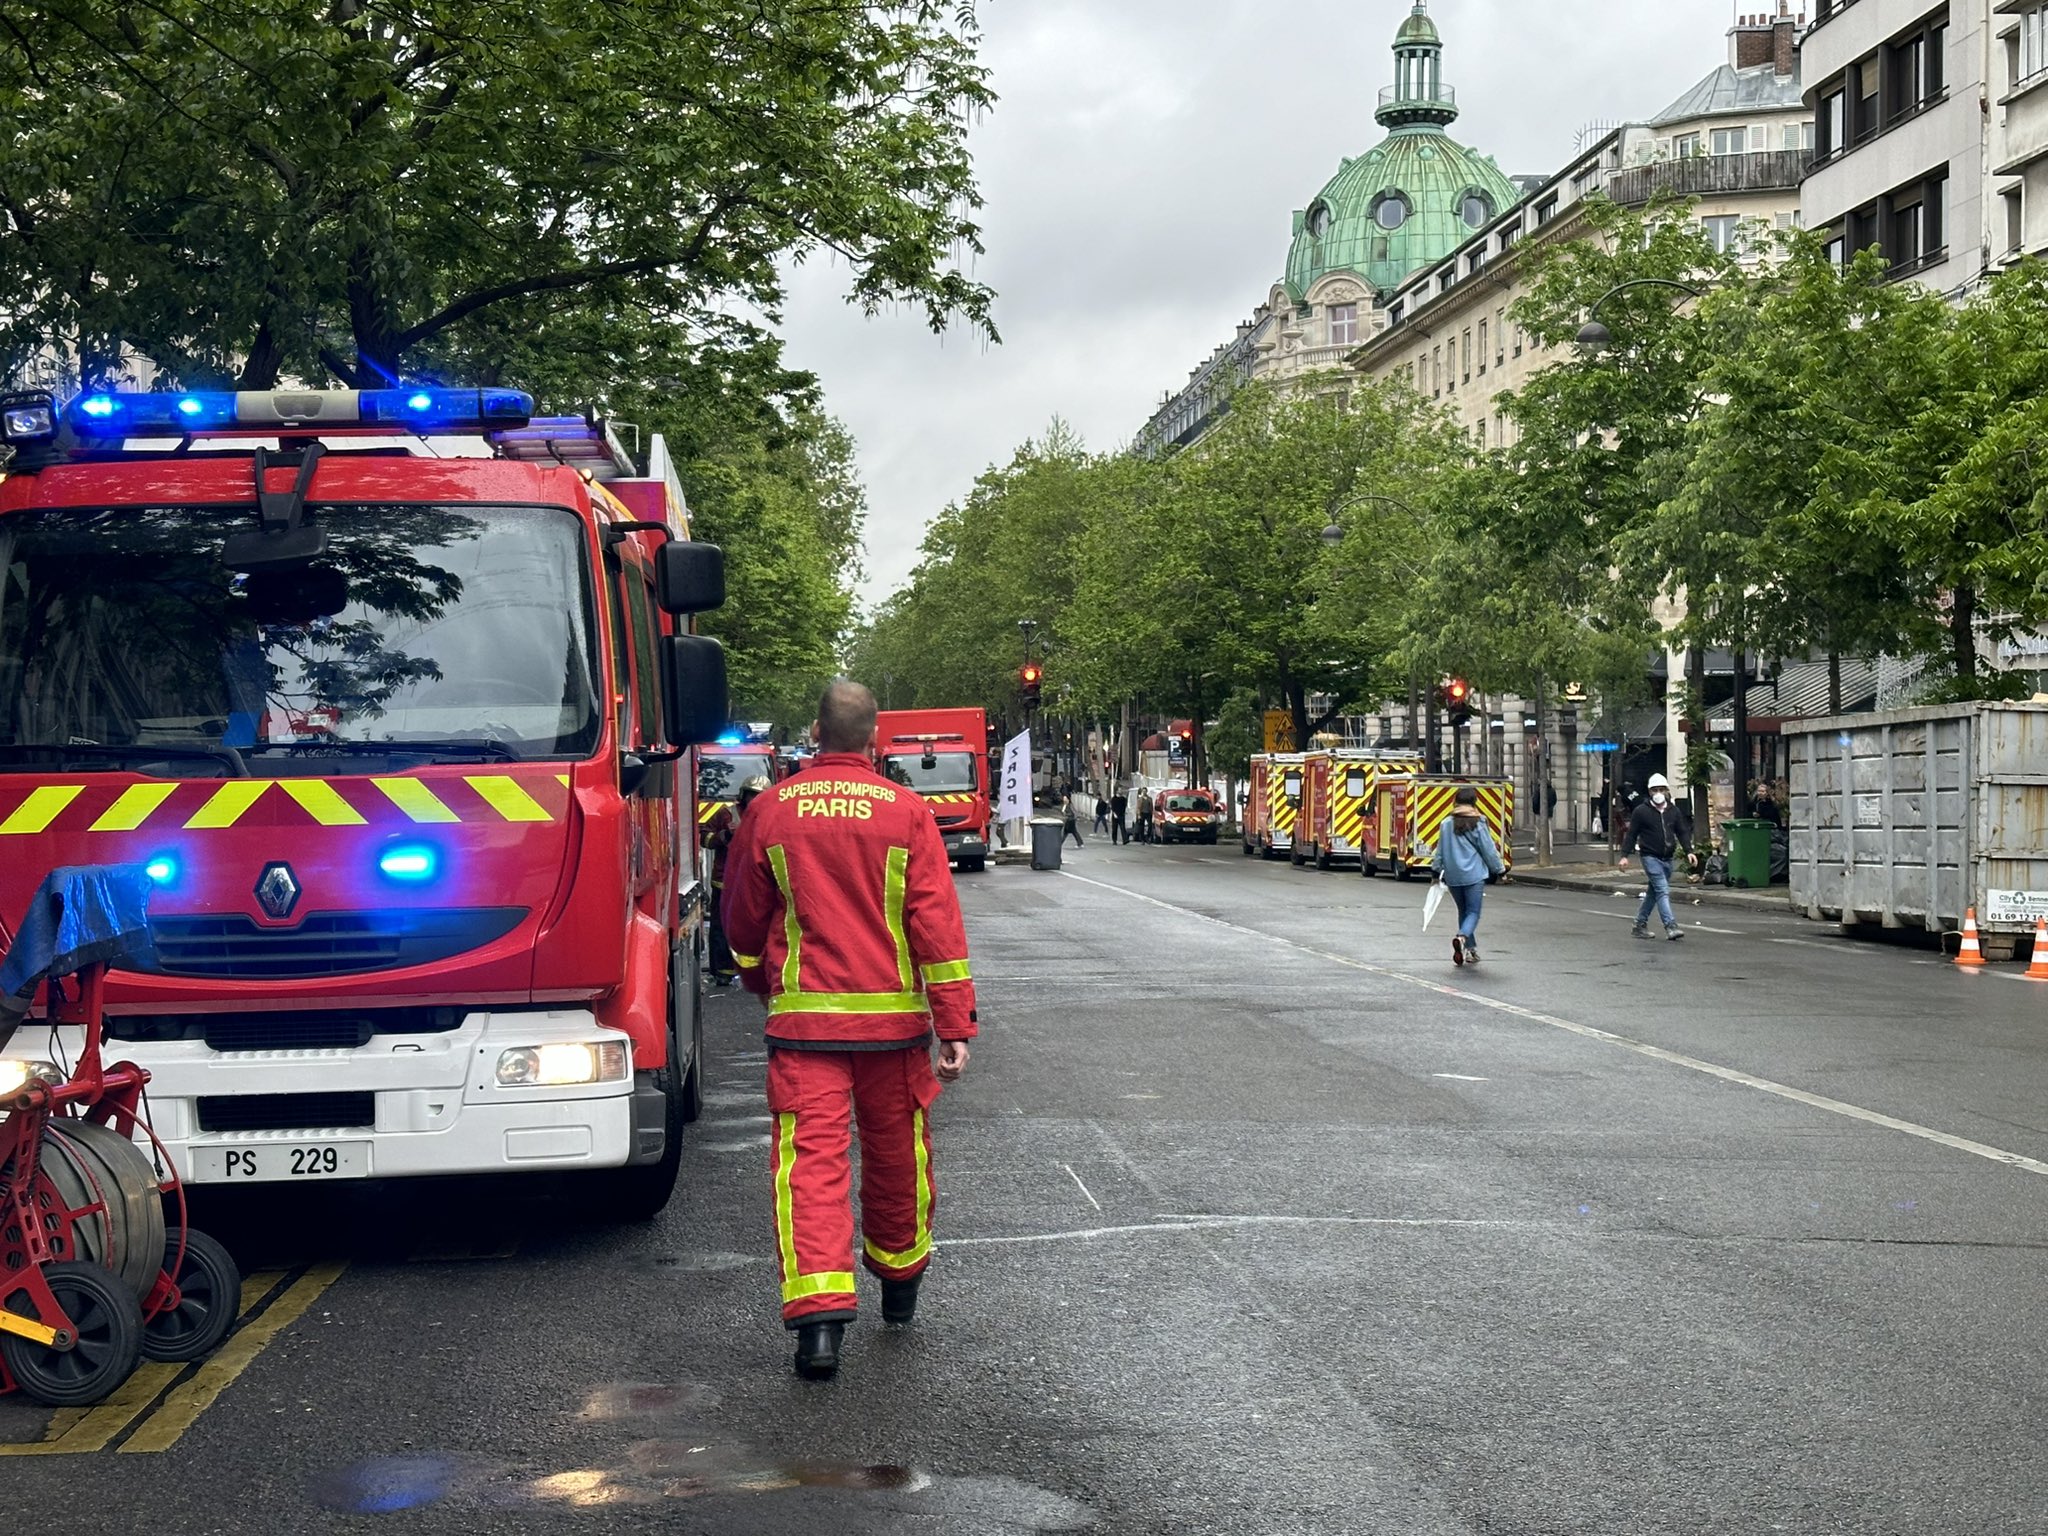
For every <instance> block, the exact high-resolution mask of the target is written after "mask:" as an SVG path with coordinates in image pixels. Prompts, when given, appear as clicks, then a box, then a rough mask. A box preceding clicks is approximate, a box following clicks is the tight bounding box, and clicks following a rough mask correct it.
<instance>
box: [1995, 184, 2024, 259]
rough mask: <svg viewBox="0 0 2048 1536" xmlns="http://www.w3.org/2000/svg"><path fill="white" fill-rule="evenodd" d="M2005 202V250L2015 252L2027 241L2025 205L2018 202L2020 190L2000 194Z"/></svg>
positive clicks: (2014, 189)
mask: <svg viewBox="0 0 2048 1536" xmlns="http://www.w3.org/2000/svg"><path fill="white" fill-rule="evenodd" d="M2001 196H2002V198H2003V200H2004V202H2005V248H2006V250H2007V251H2008V252H2012V251H2017V250H2018V249H2019V248H2020V247H2021V246H2022V245H2024V244H2026V240H2027V221H2026V205H2025V204H2024V203H2022V202H2021V201H2020V189H2019V188H2018V187H2014V188H2013V189H2012V191H2010V192H2006V193H2003V194H2001Z"/></svg>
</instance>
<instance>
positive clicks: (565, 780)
mask: <svg viewBox="0 0 2048 1536" xmlns="http://www.w3.org/2000/svg"><path fill="white" fill-rule="evenodd" d="M555 782H556V783H557V784H559V785H561V786H562V788H564V789H567V788H568V787H569V775H567V774H566V773H558V774H556V775H555Z"/></svg>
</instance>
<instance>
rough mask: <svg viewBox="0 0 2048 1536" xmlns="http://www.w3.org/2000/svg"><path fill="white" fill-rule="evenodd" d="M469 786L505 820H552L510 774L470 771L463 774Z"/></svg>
mask: <svg viewBox="0 0 2048 1536" xmlns="http://www.w3.org/2000/svg"><path fill="white" fill-rule="evenodd" d="M465 778H466V779H467V782H468V784H469V787H470V788H471V789H473V790H475V791H476V792H477V793H478V794H479V795H481V796H482V797H483V800H484V803H485V804H486V805H488V806H489V807H490V808H491V809H492V810H494V811H496V812H497V813H498V814H499V815H500V816H502V817H504V818H505V819H506V820H507V821H553V820H554V819H555V818H554V817H552V816H550V815H549V814H548V813H547V810H546V809H545V808H544V807H543V806H542V805H541V803H540V802H539V801H538V800H536V799H534V798H533V796H531V795H529V794H528V793H527V792H526V791H525V790H523V789H521V788H520V787H519V781H518V780H517V779H515V778H513V777H512V776H511V775H510V774H504V773H472V774H468V775H465Z"/></svg>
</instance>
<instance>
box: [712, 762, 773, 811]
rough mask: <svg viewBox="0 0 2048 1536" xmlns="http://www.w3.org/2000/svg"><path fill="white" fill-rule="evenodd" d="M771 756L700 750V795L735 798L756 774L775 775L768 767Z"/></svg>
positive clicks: (726, 798) (730, 799)
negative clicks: (741, 787) (742, 786)
mask: <svg viewBox="0 0 2048 1536" xmlns="http://www.w3.org/2000/svg"><path fill="white" fill-rule="evenodd" d="M772 762H773V759H772V758H769V757H766V756H764V755H762V754H761V753H759V752H752V753H729V752H699V753H698V754H697V798H698V799H699V800H702V801H705V802H707V803H708V802H710V801H713V800H725V801H734V800H738V799H739V797H740V786H741V785H743V784H745V783H746V782H747V780H749V779H751V778H753V777H754V776H755V775H756V774H758V775H760V776H761V777H762V778H773V777H774V775H773V774H772V773H770V772H769V771H768V770H769V767H770V765H771V763H772Z"/></svg>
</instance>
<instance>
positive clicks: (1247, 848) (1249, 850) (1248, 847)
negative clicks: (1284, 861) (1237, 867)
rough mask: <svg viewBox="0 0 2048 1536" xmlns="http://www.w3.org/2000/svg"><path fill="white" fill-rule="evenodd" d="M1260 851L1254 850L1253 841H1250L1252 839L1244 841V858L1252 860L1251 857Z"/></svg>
mask: <svg viewBox="0 0 2048 1536" xmlns="http://www.w3.org/2000/svg"><path fill="white" fill-rule="evenodd" d="M1258 851H1259V850H1258V849H1256V848H1254V847H1253V846H1252V842H1251V839H1250V838H1246V839H1245V840H1244V856H1245V857H1246V858H1250V857H1251V856H1252V855H1253V854H1255V853H1257V852H1258Z"/></svg>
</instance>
